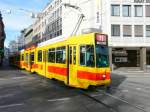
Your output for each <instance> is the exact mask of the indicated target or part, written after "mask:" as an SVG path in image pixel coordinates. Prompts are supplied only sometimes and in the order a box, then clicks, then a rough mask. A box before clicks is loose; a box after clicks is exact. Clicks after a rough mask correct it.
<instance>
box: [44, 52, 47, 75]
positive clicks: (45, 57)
mask: <svg viewBox="0 0 150 112" xmlns="http://www.w3.org/2000/svg"><path fill="white" fill-rule="evenodd" d="M46 54H47V53H46V50H44V51H43V74H44V76H45V77H46V59H47V56H46Z"/></svg>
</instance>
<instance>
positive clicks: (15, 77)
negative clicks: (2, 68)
mask: <svg viewBox="0 0 150 112" xmlns="http://www.w3.org/2000/svg"><path fill="white" fill-rule="evenodd" d="M23 78H27V77H26V76H23V77H13V78H11V79H23Z"/></svg>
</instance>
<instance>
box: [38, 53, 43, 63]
mask: <svg viewBox="0 0 150 112" xmlns="http://www.w3.org/2000/svg"><path fill="white" fill-rule="evenodd" d="M38 62H42V50H40V51H38Z"/></svg>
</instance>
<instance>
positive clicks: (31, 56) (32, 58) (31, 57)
mask: <svg viewBox="0 0 150 112" xmlns="http://www.w3.org/2000/svg"><path fill="white" fill-rule="evenodd" d="M30 59H31V61H34V52H32V53H31V54H30Z"/></svg>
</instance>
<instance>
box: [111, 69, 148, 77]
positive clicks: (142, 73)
mask: <svg viewBox="0 0 150 112" xmlns="http://www.w3.org/2000/svg"><path fill="white" fill-rule="evenodd" d="M111 73H112V74H117V75H125V76H127V77H150V68H147V69H146V70H141V69H140V68H139V67H121V68H118V69H115V70H113V71H112V72H111Z"/></svg>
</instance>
